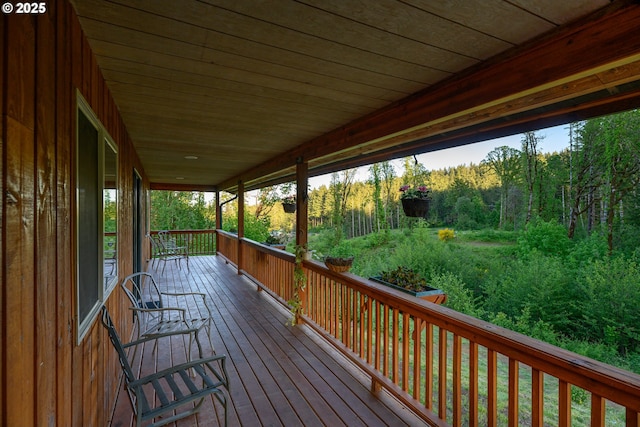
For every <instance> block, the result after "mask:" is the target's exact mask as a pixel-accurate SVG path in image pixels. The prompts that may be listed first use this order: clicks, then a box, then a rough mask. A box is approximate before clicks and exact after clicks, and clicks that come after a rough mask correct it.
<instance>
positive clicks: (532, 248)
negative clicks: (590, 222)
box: [518, 219, 572, 257]
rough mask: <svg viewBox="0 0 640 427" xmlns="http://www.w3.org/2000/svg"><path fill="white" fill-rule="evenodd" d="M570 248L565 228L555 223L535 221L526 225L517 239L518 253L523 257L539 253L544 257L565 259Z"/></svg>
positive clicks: (570, 243) (570, 244)
mask: <svg viewBox="0 0 640 427" xmlns="http://www.w3.org/2000/svg"><path fill="white" fill-rule="evenodd" d="M571 246H572V242H571V240H570V239H569V238H568V237H567V230H566V228H565V227H564V226H563V225H562V224H558V223H557V222H556V221H549V222H545V221H542V220H540V219H538V220H535V221H533V222H531V223H529V224H528V225H527V228H526V229H525V231H524V233H523V234H522V236H521V237H520V238H519V239H518V247H519V250H520V253H521V254H522V255H525V256H526V255H529V254H531V253H533V252H539V253H542V254H544V255H553V256H560V257H565V256H566V255H567V254H568V253H569V250H570V249H571Z"/></svg>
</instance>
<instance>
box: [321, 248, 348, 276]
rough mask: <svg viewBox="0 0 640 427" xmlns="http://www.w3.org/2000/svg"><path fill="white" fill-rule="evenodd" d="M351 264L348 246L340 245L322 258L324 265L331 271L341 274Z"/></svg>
mask: <svg viewBox="0 0 640 427" xmlns="http://www.w3.org/2000/svg"><path fill="white" fill-rule="evenodd" d="M352 264H353V252H352V250H351V248H350V246H349V245H348V244H344V243H340V244H338V245H336V246H334V247H333V249H331V251H329V254H328V255H327V256H325V257H324V265H326V266H327V268H328V269H329V270H331V271H335V272H338V273H343V272H345V271H349V269H350V268H351V265H352Z"/></svg>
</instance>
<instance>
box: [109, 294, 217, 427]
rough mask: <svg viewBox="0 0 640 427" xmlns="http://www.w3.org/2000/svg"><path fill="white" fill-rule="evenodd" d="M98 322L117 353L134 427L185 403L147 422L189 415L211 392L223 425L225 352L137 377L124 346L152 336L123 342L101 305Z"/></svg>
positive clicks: (147, 339) (198, 408)
mask: <svg viewBox="0 0 640 427" xmlns="http://www.w3.org/2000/svg"><path fill="white" fill-rule="evenodd" d="M102 324H103V325H104V327H105V328H106V329H107V331H108V333H109V339H110V340H111V343H112V344H113V347H114V348H115V349H116V352H117V353H118V360H119V362H120V366H121V367H122V370H123V371H124V377H125V386H126V390H127V394H128V396H129V401H130V402H131V407H132V409H133V413H134V414H135V416H136V425H137V426H138V427H140V426H142V423H143V422H144V421H147V420H151V421H153V420H154V419H155V418H156V417H158V416H160V415H162V414H165V413H167V412H171V413H173V411H174V410H176V409H177V408H179V407H181V406H183V405H185V404H189V407H188V408H187V409H185V410H184V411H182V412H176V413H175V414H174V415H172V416H170V417H167V418H163V419H161V420H159V421H158V422H156V423H153V424H151V425H152V426H161V425H165V424H169V423H172V422H174V421H177V420H180V419H182V418H185V417H188V416H190V415H193V414H195V413H197V412H198V411H200V407H201V406H202V403H203V402H204V399H205V398H206V397H207V396H209V395H213V396H214V397H215V398H216V399H217V400H218V402H220V403H221V404H222V406H223V407H224V425H225V426H226V425H227V397H226V396H225V394H224V391H223V389H226V390H227V393H228V392H229V375H228V374H227V369H226V367H225V361H226V355H220V356H212V357H207V358H201V359H197V360H191V361H189V362H187V363H182V364H180V365H176V366H172V367H170V368H168V369H164V370H162V371H159V372H156V373H154V374H151V375H147V376H144V377H137V376H136V375H134V373H133V369H132V368H131V364H130V363H129V359H128V358H127V355H126V353H125V350H126V349H127V348H129V347H132V346H138V345H139V344H141V343H144V342H146V341H149V340H151V339H156V337H154V338H142V339H138V340H136V341H132V342H130V343H128V344H124V345H123V344H122V342H121V341H120V337H119V336H118V333H117V331H116V329H115V327H114V325H113V321H112V320H111V316H110V315H109V311H108V310H107V308H106V307H105V306H102ZM178 333H188V332H178ZM175 334H176V333H175V332H174V333H166V334H164V335H163V336H169V335H175ZM134 353H135V352H134ZM189 370H192V371H193V372H195V373H196V374H197V375H196V379H191V377H190V376H189V375H187V371H189ZM191 402H196V403H195V406H192V404H191Z"/></svg>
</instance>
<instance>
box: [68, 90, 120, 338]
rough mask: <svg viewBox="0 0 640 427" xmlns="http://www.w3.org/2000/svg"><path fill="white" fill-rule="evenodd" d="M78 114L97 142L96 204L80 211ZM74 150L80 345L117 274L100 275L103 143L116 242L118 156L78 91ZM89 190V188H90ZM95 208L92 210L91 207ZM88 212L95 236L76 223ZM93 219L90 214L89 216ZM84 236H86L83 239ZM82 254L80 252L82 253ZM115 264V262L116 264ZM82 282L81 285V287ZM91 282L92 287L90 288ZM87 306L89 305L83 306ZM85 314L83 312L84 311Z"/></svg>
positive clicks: (77, 322) (101, 266)
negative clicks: (112, 161) (109, 162)
mask: <svg viewBox="0 0 640 427" xmlns="http://www.w3.org/2000/svg"><path fill="white" fill-rule="evenodd" d="M81 115H83V116H84V119H83V120H85V119H86V120H87V121H88V123H89V124H90V125H91V126H92V127H93V128H94V129H95V130H96V134H97V135H96V141H95V143H96V144H97V147H96V149H97V159H96V165H95V166H96V168H97V171H96V172H97V179H96V181H97V182H96V188H95V192H96V194H95V197H93V198H92V200H95V202H96V206H95V207H93V206H87V207H86V208H88V209H90V210H89V211H84V212H81V208H85V206H81V200H82V199H81V194H80V191H81V186H82V185H83V184H82V183H83V182H84V177H82V176H81V170H80V169H81V165H80V162H81V161H82V159H81V158H80V157H81V155H80V154H79V153H81V147H80V146H81V135H80V131H81V129H80V120H81V117H80V116H81ZM75 130H76V132H75V133H76V134H75V137H76V141H75V143H76V153H75V179H76V185H75V197H76V199H75V218H74V220H75V233H76V236H75V252H76V253H75V256H74V260H75V272H76V276H75V283H74V286H75V292H76V301H75V305H76V307H75V312H76V322H75V323H76V343H77V345H80V344H81V343H82V341H83V340H84V337H85V336H86V334H87V332H88V331H89V330H90V329H91V327H92V325H93V323H94V322H95V320H96V318H97V317H98V314H99V312H100V307H101V305H102V304H103V303H104V302H105V301H106V300H107V299H108V297H109V295H110V294H111V292H112V291H113V289H115V287H116V286H117V283H118V275H117V273H116V276H115V278H113V279H111V280H109V281H108V282H107V283H105V279H104V262H105V256H104V189H105V147H106V146H107V145H108V146H109V147H110V148H111V149H112V150H113V152H114V154H115V157H116V178H115V181H116V183H115V186H116V191H115V197H116V200H115V203H116V245H117V242H118V240H119V239H118V226H117V220H118V213H119V212H118V205H119V203H118V202H119V200H118V199H119V179H120V177H119V173H118V172H119V157H118V146H117V144H116V143H115V141H114V140H113V138H111V136H110V135H109V134H108V133H107V131H106V129H105V128H104V126H103V125H102V123H101V122H100V120H98V117H97V115H96V114H95V113H94V112H93V109H92V108H91V107H90V106H89V103H88V102H87V101H86V100H85V99H84V97H83V96H82V94H81V93H80V91H77V93H76V129H75ZM92 190H93V188H92ZM94 209H95V211H94ZM87 212H88V215H89V216H92V214H93V213H94V212H95V215H96V218H95V220H96V227H95V228H96V230H95V231H96V235H95V236H93V237H92V236H90V235H89V236H88V237H87V236H83V231H84V229H83V227H84V225H83V224H80V222H81V221H80V219H81V217H82V215H86V214H87ZM91 220H93V218H91ZM87 240H89V241H88V242H87ZM89 244H92V245H93V244H95V245H96V247H97V256H96V259H95V260H91V259H90V258H91V257H89V259H88V261H89V262H90V265H88V266H87V268H88V270H83V268H84V266H83V265H81V264H82V263H81V260H80V258H81V254H82V253H83V248H86V247H87V246H86V245H89ZM89 252H93V248H89ZM82 256H83V258H84V255H82ZM116 257H119V254H118V253H117V252H116ZM116 265H117V264H116ZM86 272H88V274H86V276H88V277H90V276H93V274H94V273H95V283H93V282H91V281H90V282H89V283H86V284H83V283H81V280H82V279H81V278H83V277H85V274H82V273H86ZM83 285H84V287H83ZM93 286H95V288H93ZM84 291H88V292H89V293H90V295H88V296H89V298H86V296H87V294H86V293H85V292H84ZM95 291H97V294H96V297H95V299H94V297H93V295H94V292H95ZM87 307H88V308H89V309H88V310H87ZM85 312H86V314H83V313H85Z"/></svg>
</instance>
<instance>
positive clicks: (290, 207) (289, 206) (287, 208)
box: [282, 203, 296, 213]
mask: <svg viewBox="0 0 640 427" xmlns="http://www.w3.org/2000/svg"><path fill="white" fill-rule="evenodd" d="M282 209H284V212H285V213H295V211H296V204H295V203H282Z"/></svg>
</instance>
